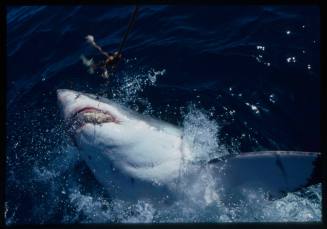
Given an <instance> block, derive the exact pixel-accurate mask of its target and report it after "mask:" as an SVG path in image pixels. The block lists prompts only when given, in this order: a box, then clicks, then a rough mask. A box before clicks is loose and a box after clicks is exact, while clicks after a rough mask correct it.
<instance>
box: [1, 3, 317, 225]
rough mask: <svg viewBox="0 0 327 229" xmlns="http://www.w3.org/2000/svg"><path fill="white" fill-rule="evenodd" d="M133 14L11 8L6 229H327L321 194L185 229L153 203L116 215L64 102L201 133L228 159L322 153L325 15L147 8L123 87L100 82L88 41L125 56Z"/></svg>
mask: <svg viewBox="0 0 327 229" xmlns="http://www.w3.org/2000/svg"><path fill="white" fill-rule="evenodd" d="M132 11H133V6H129V5H122V6H118V5H117V6H24V7H17V6H10V7H8V8H7V45H6V46H7V76H6V79H7V85H6V86H7V93H6V102H7V107H6V108H7V111H6V114H7V115H6V127H7V129H6V131H7V147H6V162H7V163H6V165H7V166H6V178H7V179H6V222H7V223H8V224H16V223H18V224H20V223H73V222H91V223H97V222H153V221H158V222H165V221H172V222H193V221H210V222H211V221H215V222H226V221H231V222H235V221H256V220H259V221H312V220H314V221H317V220H320V217H321V210H320V204H319V201H318V203H316V202H315V201H313V200H312V199H310V198H309V197H308V196H312V194H311V195H309V194H308V195H307V196H305V197H303V196H301V197H299V196H291V197H287V198H288V199H284V200H282V201H283V202H275V203H274V204H275V205H276V206H275V208H274V207H271V206H270V207H269V208H264V207H263V206H259V205H258V206H257V209H256V210H257V211H256V210H253V212H255V214H253V215H251V214H249V213H246V214H245V213H244V212H243V213H242V212H241V213H240V212H238V213H237V216H235V214H234V213H233V211H234V212H235V209H224V211H221V212H217V213H216V214H213V213H212V212H211V213H210V214H209V213H208V215H209V216H207V215H205V216H204V215H201V216H198V215H196V214H193V213H190V212H188V214H186V213H185V212H184V213H185V214H184V215H183V214H181V215H178V214H177V215H178V216H176V215H175V216H176V218H174V217H173V216H171V215H170V216H167V214H166V213H165V212H163V213H158V212H157V211H156V209H153V208H152V207H151V205H149V203H140V204H139V205H137V206H135V209H134V213H133V214H130V212H127V211H126V210H124V207H123V206H124V204H122V203H119V204H117V203H116V205H115V207H112V205H111V204H109V202H108V200H107V198H106V195H105V194H104V193H103V190H102V189H101V186H100V185H99V184H98V183H97V182H96V180H95V179H94V177H93V175H92V174H91V173H90V172H89V170H88V168H87V167H86V165H85V164H84V163H83V162H81V161H80V160H79V159H77V156H76V155H75V154H73V153H72V152H70V150H67V147H68V145H69V143H68V140H67V136H66V134H65V131H64V129H63V124H62V120H61V118H60V114H59V110H58V107H57V102H56V93H55V92H56V89H59V88H68V89H73V90H78V91H84V92H88V93H94V94H98V95H102V96H105V97H108V98H113V99H115V100H117V101H118V102H120V103H122V104H124V105H126V106H128V107H130V108H132V109H134V110H137V111H138V112H141V113H145V114H150V115H152V116H154V117H156V118H159V119H162V120H165V121H168V122H171V123H173V124H176V125H179V126H183V125H187V124H190V123H195V124H196V125H195V127H194V128H195V130H203V131H207V133H206V134H205V138H206V139H210V141H208V142H209V145H210V144H213V146H216V145H217V143H218V144H219V147H220V146H223V147H224V150H225V153H235V152H236V153H240V152H247V151H258V150H300V151H320V115H319V113H320V11H319V8H318V7H315V6H309V5H306V6H277V5H276V6H268V5H267V6H247V5H242V6H236V5H233V6H226V5H224V6H220V5H217V6H213V5H211V6H187V5H176V6H164V5H162V6H161V5H155V6H150V5H147V6H141V7H140V12H139V15H138V17H137V20H136V23H135V25H134V27H133V29H132V31H131V33H130V34H129V37H128V40H127V44H126V46H125V48H124V49H123V54H124V57H125V59H124V61H123V62H122V63H121V64H120V65H119V68H118V70H117V72H116V74H115V75H114V76H113V77H111V78H110V80H109V81H108V80H104V79H103V78H101V77H100V76H99V75H96V74H95V75H90V74H89V73H88V72H87V69H86V68H85V66H84V65H83V64H82V62H81V60H80V55H81V54H83V55H85V56H87V57H89V58H91V57H94V58H95V59H100V58H101V55H100V54H99V53H98V52H97V51H96V50H95V49H93V48H92V47H90V45H88V44H87V43H86V42H85V39H84V37H85V36H86V35H88V34H92V35H94V37H95V39H96V41H97V42H98V44H99V45H101V46H102V47H103V48H104V49H105V50H107V51H114V50H116V49H117V48H118V46H119V43H120V41H121V38H122V36H123V34H124V32H125V30H126V28H127V23H128V20H129V17H130V15H131V13H132ZM190 120H191V121H190ZM212 126H213V127H212ZM196 128H198V129H196ZM212 142H215V143H212ZM68 151H69V152H70V153H67V152H68ZM315 188H316V187H315ZM315 188H313V189H309V190H307V191H308V192H309V191H310V192H313V193H315V191H316V189H315ZM318 191H319V187H318ZM317 195H318V199H319V198H320V199H321V194H320V195H319V194H317ZM290 198H291V199H290ZM292 198H293V199H292ZM301 198H302V199H301ZM314 200H315V199H314ZM299 203H302V205H301V204H299ZM281 205H282V206H284V208H281V207H280V206H281ZM117 206H120V207H121V208H119V207H117ZM111 208H114V209H115V210H113V209H111ZM117 209H118V210H117ZM119 209H120V210H119ZM140 209H141V210H140ZM258 209H261V210H260V211H259V210H258ZM262 209H264V210H262ZM281 209H282V210H281ZM303 209H304V210H303ZM296 210H298V211H299V210H302V211H299V212H298V213H297V214H295V213H294V211H295V212H296ZM208 211H209V210H208ZM132 212H133V211H132ZM135 212H137V213H135ZM290 212H293V213H292V214H288V213H290ZM165 217H166V218H165ZM178 217H179V218H178ZM197 217H198V218H197ZM206 217H207V218H206ZM167 219H168V220H167Z"/></svg>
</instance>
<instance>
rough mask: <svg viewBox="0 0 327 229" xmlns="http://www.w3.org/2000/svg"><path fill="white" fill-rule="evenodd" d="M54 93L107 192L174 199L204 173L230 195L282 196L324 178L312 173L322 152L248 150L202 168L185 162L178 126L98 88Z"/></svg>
mask: <svg viewBox="0 0 327 229" xmlns="http://www.w3.org/2000/svg"><path fill="white" fill-rule="evenodd" d="M57 97H58V101H59V107H60V109H61V113H62V115H63V117H64V119H65V120H66V122H67V124H68V126H69V133H70V134H71V136H72V138H73V139H74V142H75V145H76V147H77V148H78V149H79V151H80V154H81V156H82V158H83V159H84V160H85V162H86V164H87V165H88V167H89V168H90V169H91V171H92V172H93V174H94V175H95V177H96V179H97V180H98V181H99V182H100V183H101V184H102V185H103V186H104V187H105V188H106V189H107V190H108V191H109V193H110V195H112V196H116V197H118V198H122V199H128V200H137V199H140V198H151V199H153V198H157V199H158V200H162V198H163V197H165V198H166V197H168V198H170V197H171V196H175V195H176V193H181V192H183V190H181V187H184V188H185V184H187V185H189V186H192V183H194V182H195V181H196V180H199V177H200V176H201V175H203V174H205V175H204V176H211V177H213V180H217V182H216V184H215V186H216V188H217V190H218V189H219V187H221V186H224V190H225V191H224V193H220V194H218V195H221V196H224V197H225V199H230V200H231V199H233V198H234V199H235V198H236V196H238V194H239V193H240V191H241V190H243V189H244V188H252V189H258V188H260V189H262V190H263V191H264V192H267V193H269V195H272V196H278V195H280V193H285V192H289V191H295V190H297V189H299V188H301V187H305V186H308V185H311V184H312V183H317V182H321V179H320V178H319V179H314V176H315V177H317V174H318V175H319V174H320V171H319V170H318V169H317V166H316V165H317V158H318V157H319V155H320V154H319V153H307V152H295V151H266V152H257V153H253V152H250V153H242V154H240V155H237V156H231V157H229V158H227V159H226V160H218V159H217V160H213V161H211V162H209V163H208V166H207V167H206V168H205V169H203V167H202V166H196V165H195V166H194V165H192V166H185V165H186V164H188V163H187V162H190V161H192V149H191V148H190V146H189V144H188V143H187V142H185V140H184V139H183V133H182V131H181V130H180V129H179V128H177V127H175V126H173V125H171V124H169V123H166V122H163V121H160V120H156V119H153V118H150V117H146V116H143V115H140V114H138V113H136V112H134V111H132V110H130V109H127V108H125V107H123V106H121V105H119V104H117V103H114V102H113V101H110V100H108V99H105V98H101V97H98V96H95V95H91V94H86V93H81V92H76V91H72V90H66V89H59V90H57ZM189 164H192V163H189ZM185 169H186V170H187V171H186V172H185ZM181 181H182V182H181ZM313 181H314V182H313ZM181 183H183V184H184V186H181V185H180V184H181ZM202 186H203V185H202ZM186 189H187V188H186ZM205 192H206V193H207V190H205ZM216 196H217V195H216ZM211 199H212V200H214V199H215V198H211ZM236 199H237V198H236ZM209 202H210V201H209Z"/></svg>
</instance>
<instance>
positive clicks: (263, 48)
mask: <svg viewBox="0 0 327 229" xmlns="http://www.w3.org/2000/svg"><path fill="white" fill-rule="evenodd" d="M257 49H258V50H262V51H265V49H266V47H265V46H261V45H257Z"/></svg>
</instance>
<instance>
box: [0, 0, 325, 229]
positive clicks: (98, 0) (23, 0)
mask: <svg viewBox="0 0 327 229" xmlns="http://www.w3.org/2000/svg"><path fill="white" fill-rule="evenodd" d="M322 3H323V0H243V1H242V0H216V1H214V0H202V1H201V0H138V1H137V0H134V1H133V0H110V1H108V0H93V1H92V0H75V1H74V0H10V1H9V0H7V1H1V3H0V4H1V8H0V9H1V14H2V17H1V22H2V23H1V30H2V31H1V32H2V35H0V39H1V54H2V56H1V57H2V58H3V60H2V61H1V64H2V68H1V69H2V77H1V81H2V82H1V83H0V85H1V87H2V90H1V93H2V96H1V100H0V101H1V104H0V106H1V107H2V108H3V112H1V119H2V123H1V124H2V127H1V135H2V142H3V150H2V152H1V153H0V163H1V168H0V171H1V172H0V176H1V177H0V178H1V185H0V202H1V204H0V214H1V215H0V228H108V227H109V228H127V227H134V228H137V227H138V228H149V227H153V226H154V227H158V228H163V227H165V228H166V227H178V228H191V227H199V228H203V227H205V228H217V227H223V228H238V227H242V228H243V227H244V228H267V227H280V228H293V227H298V228H325V227H324V226H325V224H326V198H325V195H324V194H325V193H326V170H327V169H326V168H325V167H324V166H322V168H323V171H321V172H322V173H323V182H322V193H323V195H322V197H323V200H322V222H321V223H217V224H215V223H214V224H213V223H196V224H189V223H187V224H178V223H177V224H71V225H69V224H56V225H53V224H46V225H33V224H28V225H10V226H6V225H5V221H4V201H5V158H6V156H5V152H6V78H5V77H6V75H7V71H6V66H7V63H6V56H7V52H6V47H7V46H6V43H7V41H6V39H7V36H6V31H7V23H6V13H7V12H6V7H7V6H10V5H78V4H83V5H86V4H87V5H95V4H119V5H121V4H133V5H135V4H140V5H144V4H149V5H150V4H192V5H194V4H195V5H197V4H198V5H203V4H205V5H208V4H214V5H217V4H226V5H233V4H238V5H239V4H246V5H248V4H251V5H252V4H260V5H262V4H271V5H317V6H319V7H320V17H321V18H320V50H321V52H320V62H321V64H320V66H321V69H320V70H321V71H320V72H321V77H320V93H321V95H320V103H321V106H320V107H321V109H320V110H321V111H320V122H321V125H320V127H321V130H320V131H321V135H320V142H321V152H322V158H323V163H324V164H325V161H326V157H327V156H326V153H325V152H326V146H325V144H326V143H325V142H324V140H325V141H327V136H326V131H325V130H324V128H323V127H324V126H325V125H324V124H325V118H327V112H326V103H324V101H326V100H325V99H324V98H325V96H326V89H327V87H326V86H327V85H326V84H325V81H326V79H325V76H326V74H325V73H326V70H325V68H326V66H325V64H324V62H323V61H324V60H325V58H326V48H327V47H326V46H325V43H324V42H325V41H324V38H325V35H324V29H325V27H324V25H325V24H326V23H325V21H326V20H327V19H326V18H324V17H325V16H324V13H326V12H323V11H324V10H323V4H322Z"/></svg>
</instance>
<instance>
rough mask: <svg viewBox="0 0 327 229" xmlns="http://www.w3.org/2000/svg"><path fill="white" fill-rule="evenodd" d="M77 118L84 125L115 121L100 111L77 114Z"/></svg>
mask: <svg viewBox="0 0 327 229" xmlns="http://www.w3.org/2000/svg"><path fill="white" fill-rule="evenodd" d="M77 118H78V119H79V120H81V121H83V122H86V123H94V124H101V123H104V122H114V121H115V119H114V117H113V116H112V115H110V114H108V113H103V112H101V111H92V112H90V111H86V112H82V113H79V114H78V115H77Z"/></svg>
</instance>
